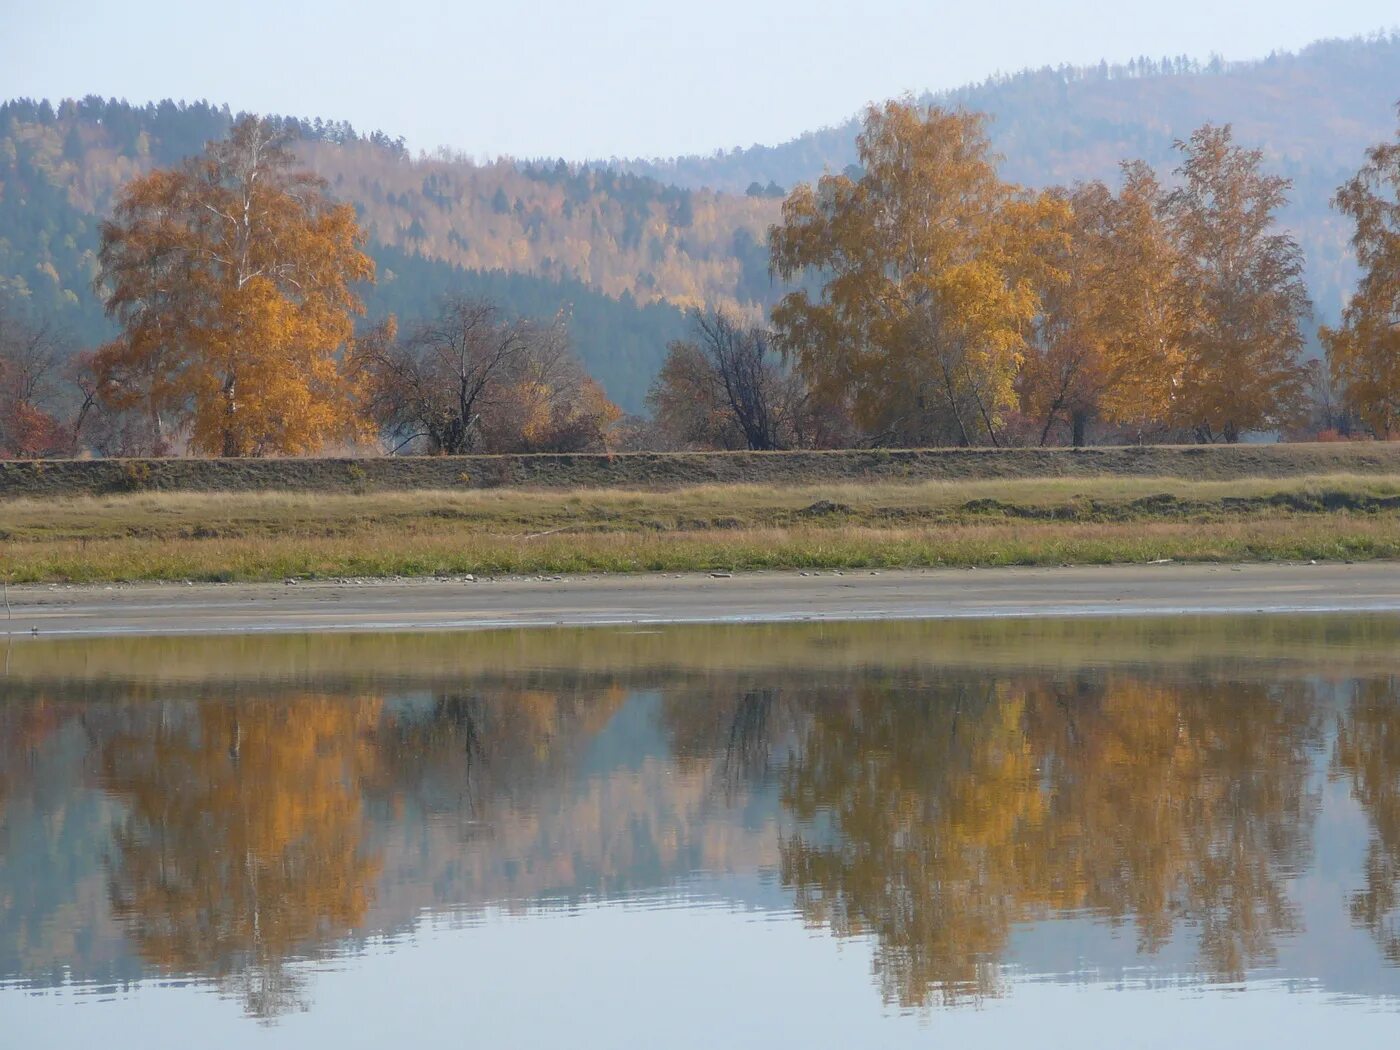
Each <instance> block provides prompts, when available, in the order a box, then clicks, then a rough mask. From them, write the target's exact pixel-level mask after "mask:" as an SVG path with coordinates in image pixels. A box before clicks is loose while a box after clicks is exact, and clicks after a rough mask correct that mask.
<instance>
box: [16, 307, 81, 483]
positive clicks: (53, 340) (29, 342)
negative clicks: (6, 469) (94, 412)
mask: <svg viewBox="0 0 1400 1050" xmlns="http://www.w3.org/2000/svg"><path fill="white" fill-rule="evenodd" d="M60 371H61V367H60V345H59V340H58V337H57V336H56V335H55V333H54V331H53V328H52V327H51V326H50V325H48V324H46V323H31V322H30V321H28V320H27V319H26V318H25V317H23V316H22V315H21V314H20V312H19V311H18V310H16V309H14V308H13V307H11V306H7V305H6V303H5V301H4V300H3V299H0V458H5V457H34V456H45V455H52V454H54V453H56V452H62V451H66V450H67V449H68V448H69V447H71V443H72V442H71V434H69V433H68V432H67V431H66V429H65V428H64V426H63V425H62V424H61V423H60V422H59V420H58V418H57V416H56V415H55V414H54V405H55V402H56V399H57V395H58V391H57V384H58V379H59V375H60Z"/></svg>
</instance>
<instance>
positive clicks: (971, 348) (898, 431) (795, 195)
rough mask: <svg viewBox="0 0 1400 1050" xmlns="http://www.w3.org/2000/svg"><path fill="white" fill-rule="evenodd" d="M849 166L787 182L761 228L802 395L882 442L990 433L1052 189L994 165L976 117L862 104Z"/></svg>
mask: <svg viewBox="0 0 1400 1050" xmlns="http://www.w3.org/2000/svg"><path fill="white" fill-rule="evenodd" d="M857 149H858V152H859V157H860V170H859V171H858V172H855V173H853V174H849V175H848V174H841V175H827V176H824V177H823V178H822V179H821V180H820V181H819V182H818V183H817V185H816V186H815V187H813V186H811V185H808V184H803V185H800V186H798V187H797V188H796V189H794V190H793V192H792V193H791V194H790V195H789V196H788V197H787V199H786V200H785V201H784V202H783V212H782V221H781V222H780V223H779V224H778V225H776V226H774V227H773V228H772V229H771V230H770V232H769V243H770V247H771V251H772V264H773V268H774V269H775V271H776V272H777V273H778V274H780V275H781V276H782V277H784V278H785V279H792V278H796V277H798V276H799V275H802V274H804V273H813V274H816V275H818V276H819V277H820V278H821V280H822V282H823V283H822V286H821V289H820V291H819V292H817V293H816V294H815V295H813V294H812V293H811V292H809V291H808V290H806V289H799V290H797V291H794V292H791V293H789V294H788V295H786V296H784V297H783V299H782V300H781V301H780V302H779V303H778V305H777V306H776V307H775V308H774V310H773V323H774V326H775V328H776V339H777V342H778V345H779V347H780V348H782V349H783V350H785V351H787V352H789V353H791V354H792V355H793V356H794V358H795V360H796V363H797V367H798V370H799V372H800V373H801V375H802V376H803V378H804V379H805V380H806V381H807V382H808V383H809V385H810V387H811V389H812V391H813V394H814V396H815V397H816V398H817V400H818V401H819V402H821V403H825V404H829V405H845V404H849V405H850V408H851V411H852V413H853V416H854V418H855V421H856V423H857V424H858V425H859V426H860V427H862V428H863V429H864V430H865V431H867V432H868V433H869V434H870V435H871V437H872V439H873V440H874V441H875V442H877V443H880V444H896V443H901V444H928V443H948V442H952V443H956V444H959V445H972V444H978V443H982V442H988V441H990V442H992V443H996V442H998V440H999V437H998V433H999V430H1000V428H1001V425H1002V421H1003V417H1004V415H1005V414H1006V413H1007V412H1008V411H1009V410H1010V409H1012V408H1013V407H1014V405H1015V400H1016V399H1015V391H1014V389H1013V383H1014V380H1015V377H1016V374H1017V372H1018V370H1019V369H1020V366H1021V360H1022V355H1023V353H1024V351H1025V347H1026V335H1027V333H1028V332H1029V330H1030V327H1031V324H1032V322H1033V320H1034V318H1035V316H1036V312H1037V308H1038V305H1039V303H1038V296H1037V287H1036V280H1035V276H1036V273H1037V269H1036V266H1035V259H1036V257H1037V253H1036V251H1035V250H1034V249H1035V248H1036V247H1037V246H1038V245H1039V243H1040V242H1041V240H1042V239H1043V238H1044V237H1045V236H1052V235H1054V233H1053V230H1052V229H1051V227H1053V225H1054V224H1053V223H1052V222H1049V220H1050V219H1051V218H1052V215H1053V213H1054V212H1056V211H1058V210H1059V209H1060V208H1061V205H1059V204H1058V203H1057V202H1055V201H1053V200H1051V199H1050V198H1045V197H1041V198H1031V197H1029V196H1028V195H1026V194H1024V193H1023V192H1022V191H1020V190H1018V189H1017V187H1015V186H1012V185H1010V184H1008V183H1006V182H1004V181H1003V180H1002V179H1001V178H1000V177H999V176H998V174H997V168H996V164H995V161H994V158H993V157H992V154H991V149H990V144H989V142H988V139H987V135H986V130H985V121H984V118H983V117H982V116H980V115H978V114H973V113H965V112H949V111H946V110H942V109H938V108H936V107H934V108H929V109H923V108H921V107H919V106H915V105H912V104H909V103H904V102H890V103H887V104H886V105H885V106H884V107H882V108H881V107H872V108H871V109H870V110H868V111H867V113H866V115H865V122H864V128H863V130H862V132H861V134H860V136H859V138H858V139H857Z"/></svg>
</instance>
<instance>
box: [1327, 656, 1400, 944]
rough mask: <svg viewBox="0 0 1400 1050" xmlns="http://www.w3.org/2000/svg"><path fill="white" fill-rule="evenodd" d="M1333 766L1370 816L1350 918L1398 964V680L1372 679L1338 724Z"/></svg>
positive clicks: (1361, 686)
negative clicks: (1361, 879) (1359, 886)
mask: <svg viewBox="0 0 1400 1050" xmlns="http://www.w3.org/2000/svg"><path fill="white" fill-rule="evenodd" d="M1332 769H1333V772H1334V773H1336V774H1340V775H1343V776H1346V777H1348V778H1349V779H1350V780H1351V793H1352V797H1354V798H1355V799H1356V800H1357V801H1358V802H1359V803H1360V804H1361V805H1362V807H1363V808H1364V809H1365V810H1366V815H1367V817H1369V818H1370V821H1371V841H1370V844H1369V845H1368V847H1367V850H1366V868H1365V886H1364V888H1363V889H1361V890H1359V891H1357V892H1356V893H1355V894H1353V896H1352V898H1351V917H1352V921H1353V922H1355V923H1356V924H1357V925H1359V926H1362V927H1364V928H1365V929H1368V930H1370V931H1371V934H1372V935H1373V936H1374V937H1375V938H1376V941H1377V943H1378V944H1379V945H1380V947H1381V950H1382V951H1383V952H1384V953H1385V956H1386V958H1387V959H1389V960H1390V961H1391V962H1394V963H1400V679H1395V678H1379V679H1370V680H1367V681H1363V682H1360V683H1358V684H1357V687H1356V694H1355V695H1354V697H1353V698H1352V700H1351V703H1350V704H1349V705H1348V707H1347V710H1346V713H1345V714H1344V715H1343V716H1342V718H1341V720H1340V722H1339V724H1338V726H1337V743H1336V748H1335V750H1334V752H1333V758H1332Z"/></svg>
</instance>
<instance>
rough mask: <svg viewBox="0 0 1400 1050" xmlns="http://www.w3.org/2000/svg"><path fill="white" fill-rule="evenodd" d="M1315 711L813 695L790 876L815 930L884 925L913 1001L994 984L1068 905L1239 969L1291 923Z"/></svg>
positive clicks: (1058, 686)
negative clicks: (1015, 933)
mask: <svg viewBox="0 0 1400 1050" xmlns="http://www.w3.org/2000/svg"><path fill="white" fill-rule="evenodd" d="M1314 710H1315V709H1314V707H1313V705H1312V704H1311V703H1310V695H1309V693H1308V691H1307V689H1306V688H1305V687H1302V686H1292V685H1283V686H1272V687H1264V686H1261V685H1254V684H1248V683H1230V684H1228V686H1224V685H1220V684H1214V685H1203V684H1199V683H1195V682H1161V683H1154V682H1151V681H1148V680H1143V679H1140V678H1136V677H1132V676H1126V675H1114V676H1108V677H1106V678H1104V677H1095V676H1083V677H1078V678H1070V679H1065V680H1059V681H1055V680H1045V679H1036V680H1034V681H1020V680H1015V679H1007V680H1000V681H997V680H980V681H977V680H964V681H941V682H939V681H934V682H901V681H897V680H890V679H886V680H866V681H864V682H861V683H857V684H856V685H855V686H854V687H853V688H852V689H851V691H850V692H849V694H847V695H846V696H845V697H842V698H839V699H835V700H831V701H822V702H818V703H816V704H815V705H814V709H813V717H812V721H811V724H810V727H809V729H808V731H807V733H806V736H805V738H804V739H803V741H802V742H801V744H800V746H799V747H798V748H797V750H796V752H795V758H794V761H793V763H792V765H791V767H790V768H789V770H788V773H787V776H786V780H785V783H784V786H783V800H784V803H785V805H786V806H787V807H788V808H789V809H790V811H791V812H792V813H793V814H794V815H795V816H796V817H797V818H799V822H800V823H799V826H798V830H797V831H796V832H795V833H794V834H792V835H791V836H790V837H788V838H787V839H786V840H785V841H784V842H783V844H782V850H781V855H782V859H781V863H782V875H783V879H784V881H785V882H786V883H788V884H789V885H790V886H792V888H793V889H794V891H795V893H796V897H797V902H798V905H799V907H800V908H801V909H802V911H803V912H804V914H805V915H806V916H807V918H808V920H809V921H811V922H814V923H821V924H826V925H829V926H830V927H831V928H832V929H833V930H835V931H836V932H837V933H838V934H869V935H873V937H874V939H875V943H876V969H877V973H878V977H879V981H880V985H881V989H882V992H883V994H884V996H885V998H886V999H887V1001H890V1002H894V1003H898V1004H899V1005H901V1006H905V1007H912V1006H917V1005H923V1004H925V1003H928V1002H931V1001H944V1002H951V1001H958V1000H961V999H964V998H968V997H978V996H986V995H991V994H995V993H997V992H998V990H999V986H998V980H999V963H1000V961H1001V960H1002V959H1003V957H1004V955H1005V952H1006V949H1007V942H1008V939H1009V936H1010V933H1011V930H1012V928H1013V926H1014V925H1015V924H1017V923H1022V922H1028V921H1032V920H1035V919H1037V918H1042V917H1046V916H1050V915H1056V914H1063V913H1065V912H1068V911H1074V910H1087V911H1089V912H1091V913H1093V914H1095V915H1098V916H1100V917H1102V918H1105V919H1107V920H1108V921H1110V922H1113V923H1132V924H1133V925H1134V926H1135V927H1136V930H1137V939H1138V945H1139V948H1140V949H1141V950H1144V951H1153V950H1155V949H1158V948H1160V947H1161V946H1162V945H1163V944H1164V943H1165V942H1166V941H1167V940H1168V939H1169V938H1170V937H1171V936H1172V935H1173V933H1174V931H1176V930H1177V929H1178V928H1179V927H1181V926H1191V927H1194V928H1196V929H1197V930H1198V931H1199V932H1198V934H1197V937H1198V950H1199V957H1200V965H1201V966H1202V968H1203V969H1204V970H1205V971H1206V972H1207V973H1208V974H1209V975H1210V976H1212V977H1213V978H1216V979H1220V980H1238V979H1240V978H1241V977H1242V976H1243V974H1244V972H1245V970H1246V969H1247V968H1248V967H1250V966H1253V965H1257V964H1259V963H1262V962H1264V961H1267V960H1268V959H1269V958H1271V954H1272V951H1273V946H1274V941H1275V938H1276V937H1277V936H1278V935H1279V934H1280V933H1283V932H1286V931H1288V930H1291V929H1293V928H1294V926H1295V924H1296V916H1295V912H1294V908H1293V906H1292V905H1291V903H1290V902H1289V900H1288V897H1287V894H1286V892H1285V888H1284V880H1285V878H1286V876H1287V875H1288V874H1289V873H1290V872H1291V871H1293V870H1296V867H1297V866H1298V865H1300V864H1301V863H1303V861H1304V859H1305V853H1306V850H1307V843H1308V841H1309V837H1308V832H1309V829H1310V822H1311V817H1312V815H1313V813H1314V810H1315V806H1316V798H1315V796H1314V795H1312V794H1311V793H1310V792H1309V791H1308V788H1307V773H1308V768H1309V763H1308V752H1309V749H1310V748H1312V747H1315V746H1316V744H1317V740H1318V726H1317V723H1316V717H1315V715H1314Z"/></svg>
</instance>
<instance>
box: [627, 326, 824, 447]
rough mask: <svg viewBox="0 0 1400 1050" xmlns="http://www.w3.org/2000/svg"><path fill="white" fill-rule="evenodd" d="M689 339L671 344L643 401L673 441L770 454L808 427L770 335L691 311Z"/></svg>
mask: <svg viewBox="0 0 1400 1050" xmlns="http://www.w3.org/2000/svg"><path fill="white" fill-rule="evenodd" d="M690 319H691V327H692V330H693V337H692V338H691V339H688V340H682V341H677V342H674V343H672V344H671V345H670V347H669V349H668V352H667V355H666V361H665V363H664V364H663V365H662V368H661V372H660V373H659V374H658V376H657V378H656V381H655V382H654V383H653V384H652V389H651V391H650V393H649V394H648V395H647V400H648V403H649V404H650V406H651V408H652V411H653V412H654V413H655V415H656V418H657V421H658V423H659V424H660V426H661V428H662V429H663V431H664V432H665V433H666V434H667V435H668V436H669V437H670V438H671V440H672V442H673V443H675V444H677V445H681V446H685V445H699V446H701V447H704V448H749V449H756V450H772V449H783V448H793V447H797V446H799V445H802V444H805V443H806V441H805V440H804V439H806V438H808V437H809V436H810V434H811V432H812V430H813V426H812V423H813V421H812V420H811V419H809V418H808V417H809V415H810V413H809V412H808V399H807V397H806V393H805V390H804V389H803V384H802V381H801V378H800V377H799V376H797V375H795V374H794V373H793V372H792V370H791V369H788V368H786V367H784V364H783V362H782V360H781V359H780V358H779V354H778V351H777V350H776V349H775V348H774V346H773V342H772V336H771V334H770V333H769V332H767V331H766V330H764V329H763V328H761V327H759V326H757V325H745V324H744V323H743V322H742V321H740V320H739V319H738V318H736V317H734V316H733V315H732V314H730V313H728V312H727V311H725V310H723V309H718V310H710V311H702V310H693V311H692V312H691V317H690Z"/></svg>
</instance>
